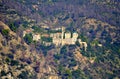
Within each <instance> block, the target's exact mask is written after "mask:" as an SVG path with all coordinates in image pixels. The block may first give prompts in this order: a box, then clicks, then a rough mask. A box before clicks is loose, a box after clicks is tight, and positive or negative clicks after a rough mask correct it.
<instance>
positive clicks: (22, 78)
mask: <svg viewBox="0 0 120 79" xmlns="http://www.w3.org/2000/svg"><path fill="white" fill-rule="evenodd" d="M18 78H20V79H28V72H27V71H22V72H21V74H20V75H19V76H18Z"/></svg>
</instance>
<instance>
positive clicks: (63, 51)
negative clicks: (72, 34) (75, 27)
mask: <svg viewBox="0 0 120 79" xmlns="http://www.w3.org/2000/svg"><path fill="white" fill-rule="evenodd" d="M60 53H61V54H65V53H67V46H65V45H64V46H63V47H62V48H61V50H60Z"/></svg>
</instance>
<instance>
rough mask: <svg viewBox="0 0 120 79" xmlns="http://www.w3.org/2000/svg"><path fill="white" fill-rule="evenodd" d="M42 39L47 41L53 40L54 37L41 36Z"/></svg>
mask: <svg viewBox="0 0 120 79" xmlns="http://www.w3.org/2000/svg"><path fill="white" fill-rule="evenodd" d="M41 40H42V41H45V42H52V37H41Z"/></svg>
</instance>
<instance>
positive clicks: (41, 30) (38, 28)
mask: <svg viewBox="0 0 120 79" xmlns="http://www.w3.org/2000/svg"><path fill="white" fill-rule="evenodd" d="M32 29H34V32H37V33H38V32H39V33H45V30H44V29H43V28H40V27H38V26H32Z"/></svg>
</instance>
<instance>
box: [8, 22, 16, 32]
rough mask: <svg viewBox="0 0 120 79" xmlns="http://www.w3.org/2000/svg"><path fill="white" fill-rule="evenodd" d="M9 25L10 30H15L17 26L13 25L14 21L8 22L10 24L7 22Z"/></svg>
mask: <svg viewBox="0 0 120 79" xmlns="http://www.w3.org/2000/svg"><path fill="white" fill-rule="evenodd" d="M9 27H10V29H11V30H12V31H14V32H16V30H17V27H16V26H15V25H14V23H10V24H9Z"/></svg>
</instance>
